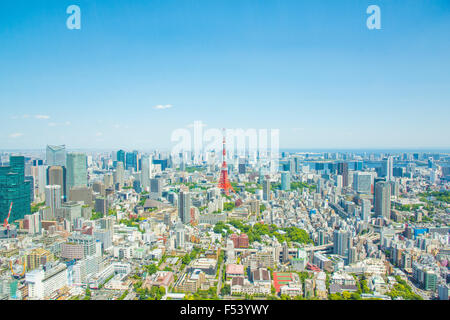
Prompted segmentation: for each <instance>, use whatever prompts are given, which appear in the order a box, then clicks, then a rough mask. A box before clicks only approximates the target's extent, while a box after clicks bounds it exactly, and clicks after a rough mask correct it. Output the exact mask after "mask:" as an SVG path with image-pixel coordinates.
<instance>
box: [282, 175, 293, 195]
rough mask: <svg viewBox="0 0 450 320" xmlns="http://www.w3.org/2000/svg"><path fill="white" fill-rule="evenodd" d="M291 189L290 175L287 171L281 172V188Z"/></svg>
mask: <svg viewBox="0 0 450 320" xmlns="http://www.w3.org/2000/svg"><path fill="white" fill-rule="evenodd" d="M290 189H291V175H290V173H289V172H288V171H283V172H281V190H284V191H287V190H290Z"/></svg>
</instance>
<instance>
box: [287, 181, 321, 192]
mask: <svg viewBox="0 0 450 320" xmlns="http://www.w3.org/2000/svg"><path fill="white" fill-rule="evenodd" d="M303 188H308V189H310V190H314V189H316V186H315V185H309V184H307V183H305V182H291V190H299V191H300V192H301V191H303Z"/></svg>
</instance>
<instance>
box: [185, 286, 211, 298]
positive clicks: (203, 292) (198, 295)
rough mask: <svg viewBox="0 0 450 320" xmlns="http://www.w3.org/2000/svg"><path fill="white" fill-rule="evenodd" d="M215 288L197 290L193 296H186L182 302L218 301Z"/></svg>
mask: <svg viewBox="0 0 450 320" xmlns="http://www.w3.org/2000/svg"><path fill="white" fill-rule="evenodd" d="M218 299H219V297H218V296H217V287H210V288H209V289H208V290H199V291H197V292H195V293H193V294H187V295H186V296H185V297H184V300H218Z"/></svg>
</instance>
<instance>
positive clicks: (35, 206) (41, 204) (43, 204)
mask: <svg viewBox="0 0 450 320" xmlns="http://www.w3.org/2000/svg"><path fill="white" fill-rule="evenodd" d="M42 207H45V201H44V202H40V203H36V204H35V205H32V206H31V213H36V212H38V211H39V209H40V208H42Z"/></svg>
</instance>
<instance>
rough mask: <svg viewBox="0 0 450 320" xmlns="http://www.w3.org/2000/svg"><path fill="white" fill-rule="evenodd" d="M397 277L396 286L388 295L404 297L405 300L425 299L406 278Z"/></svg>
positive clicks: (393, 297)
mask: <svg viewBox="0 0 450 320" xmlns="http://www.w3.org/2000/svg"><path fill="white" fill-rule="evenodd" d="M395 279H396V280H397V283H396V284H395V285H394V288H392V290H391V291H390V292H388V293H387V294H386V295H388V296H390V297H391V298H392V299H395V298H398V297H402V298H403V299H405V300H423V298H422V297H421V296H419V295H417V294H415V293H414V292H413V291H412V289H411V287H410V286H409V285H408V284H407V283H406V281H405V280H403V279H402V278H400V277H399V276H396V277H395Z"/></svg>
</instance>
